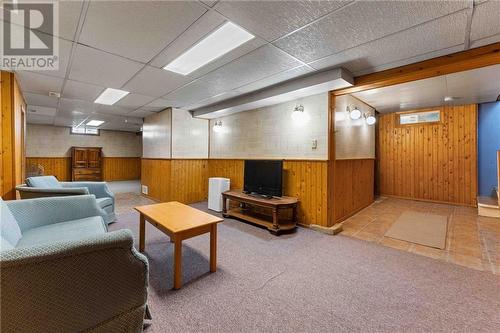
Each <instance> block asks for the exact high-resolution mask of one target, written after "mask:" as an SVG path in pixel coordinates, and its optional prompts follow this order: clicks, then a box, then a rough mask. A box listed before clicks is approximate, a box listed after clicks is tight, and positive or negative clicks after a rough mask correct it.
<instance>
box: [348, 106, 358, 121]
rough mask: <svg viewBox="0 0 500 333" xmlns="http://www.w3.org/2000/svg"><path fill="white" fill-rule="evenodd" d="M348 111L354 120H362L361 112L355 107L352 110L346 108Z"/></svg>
mask: <svg viewBox="0 0 500 333" xmlns="http://www.w3.org/2000/svg"><path fill="white" fill-rule="evenodd" d="M346 111H347V112H348V113H349V117H350V118H351V119H352V120H357V119H359V118H361V111H359V109H358V108H357V107H356V106H355V107H354V108H353V109H352V110H351V109H350V108H349V107H346Z"/></svg>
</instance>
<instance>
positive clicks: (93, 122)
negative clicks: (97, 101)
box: [86, 120, 104, 127]
mask: <svg viewBox="0 0 500 333" xmlns="http://www.w3.org/2000/svg"><path fill="white" fill-rule="evenodd" d="M102 124H104V121H102V120H91V121H89V122H88V123H87V124H86V125H87V126H93V127H97V126H101V125H102Z"/></svg>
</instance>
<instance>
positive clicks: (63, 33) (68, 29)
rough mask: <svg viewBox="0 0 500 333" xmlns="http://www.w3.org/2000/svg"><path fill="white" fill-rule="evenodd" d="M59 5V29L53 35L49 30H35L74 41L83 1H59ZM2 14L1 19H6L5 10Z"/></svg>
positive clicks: (0, 12)
mask: <svg viewBox="0 0 500 333" xmlns="http://www.w3.org/2000/svg"><path fill="white" fill-rule="evenodd" d="M30 2H34V1H30ZM40 2H47V1H40ZM58 3H59V15H58V18H59V29H58V30H56V31H53V32H52V33H51V32H50V31H49V30H46V29H43V28H42V29H35V30H37V31H40V32H43V33H51V34H52V35H54V36H58V37H61V38H64V39H67V40H72V39H73V37H74V35H75V32H76V28H77V25H78V19H79V17H80V12H81V11H82V3H83V1H76V0H71V1H58ZM0 14H1V15H0V18H2V19H3V18H4V16H3V10H2V11H0ZM5 19H7V17H5Z"/></svg>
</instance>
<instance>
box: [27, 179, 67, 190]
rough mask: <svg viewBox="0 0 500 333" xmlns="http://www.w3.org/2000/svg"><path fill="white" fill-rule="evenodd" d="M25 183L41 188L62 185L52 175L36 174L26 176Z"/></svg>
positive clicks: (59, 186)
mask: <svg viewBox="0 0 500 333" xmlns="http://www.w3.org/2000/svg"><path fill="white" fill-rule="evenodd" d="M26 184H27V185H28V186H29V187H41V188H61V187H62V185H61V184H59V181H58V180H57V178H56V177H54V176H37V177H28V178H26Z"/></svg>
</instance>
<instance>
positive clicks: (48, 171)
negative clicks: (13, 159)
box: [26, 157, 71, 181]
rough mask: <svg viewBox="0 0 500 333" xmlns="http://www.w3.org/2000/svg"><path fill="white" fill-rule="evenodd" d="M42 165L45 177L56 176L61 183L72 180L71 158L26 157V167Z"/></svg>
mask: <svg viewBox="0 0 500 333" xmlns="http://www.w3.org/2000/svg"><path fill="white" fill-rule="evenodd" d="M36 165H41V166H42V167H43V170H44V175H53V176H56V177H57V179H59V180H60V181H70V180H71V158H70V157H26V166H27V169H28V170H29V169H30V167H31V166H36Z"/></svg>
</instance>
